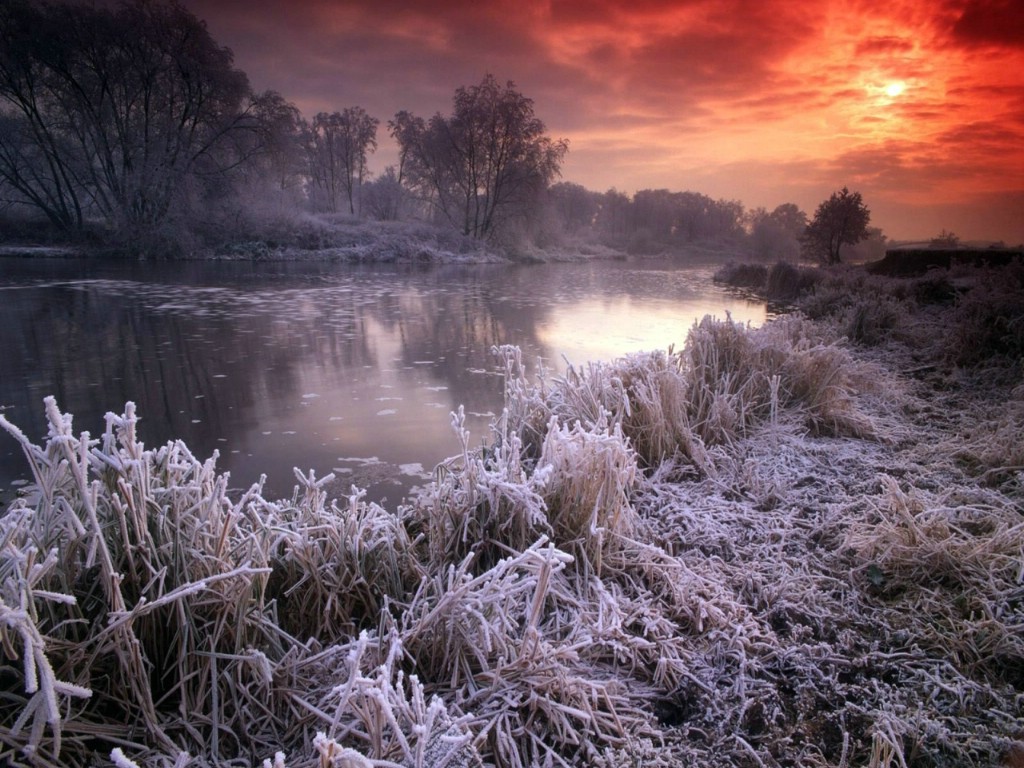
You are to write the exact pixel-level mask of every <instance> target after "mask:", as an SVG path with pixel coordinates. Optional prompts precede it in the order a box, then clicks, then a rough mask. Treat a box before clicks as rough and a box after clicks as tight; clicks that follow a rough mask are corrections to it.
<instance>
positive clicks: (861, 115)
mask: <svg viewBox="0 0 1024 768" xmlns="http://www.w3.org/2000/svg"><path fill="white" fill-rule="evenodd" d="M183 4H184V5H185V6H186V7H188V8H189V9H190V10H192V11H193V12H194V13H195V14H196V15H197V16H198V17H200V18H202V19H204V20H205V21H206V22H207V25H208V28H209V30H210V32H211V34H212V35H213V37H214V39H215V40H216V41H217V42H218V43H220V44H221V45H225V46H227V47H229V48H231V49H232V50H233V51H234V54H235V63H236V66H238V67H239V68H240V69H242V70H244V71H245V72H246V73H247V74H248V75H249V79H250V82H251V84H252V86H253V88H254V89H256V90H257V91H263V90H267V89H272V90H276V91H278V92H280V93H281V94H282V95H283V96H284V97H285V98H286V99H288V100H289V101H291V102H293V103H294V104H296V105H297V106H298V107H299V108H300V109H301V110H302V112H303V115H304V116H306V117H307V118H310V117H312V116H313V115H314V114H315V113H316V112H318V111H334V110H341V109H344V108H345V107H350V106H360V107H363V108H364V109H366V110H367V112H369V113H370V114H371V115H372V116H374V117H376V118H378V119H379V120H380V121H381V128H380V130H379V132H378V140H379V148H378V150H377V152H376V154H375V155H374V156H373V157H372V158H371V171H375V172H380V171H382V170H383V169H384V168H385V167H386V166H387V165H389V164H394V163H395V162H396V159H397V148H396V147H395V145H394V143H393V141H392V140H391V138H390V136H389V135H388V133H387V128H386V125H387V121H388V120H389V119H391V118H392V117H393V116H394V114H395V113H396V112H398V111H399V110H403V109H404V110H409V111H411V112H413V113H414V114H417V115H421V116H423V117H429V116H431V115H433V114H434V113H437V112H440V113H442V114H445V115H447V114H450V112H451V105H452V96H453V94H454V91H455V89H456V88H457V87H459V86H470V85H475V84H477V83H479V82H480V81H481V80H482V79H483V77H484V76H485V75H486V74H493V75H494V76H495V77H496V78H497V79H498V80H499V81H501V82H505V81H509V80H511V81H513V82H514V83H515V85H516V88H517V89H518V90H519V91H520V92H521V93H523V94H524V95H525V96H528V97H529V98H531V99H533V101H534V108H535V111H536V114H537V116H538V117H540V118H541V120H543V121H544V123H545V124H546V126H547V128H548V131H549V133H550V134H551V135H552V136H553V137H554V138H564V139H568V141H569V154H568V155H567V157H566V159H565V162H564V163H563V166H562V179H563V180H564V181H571V182H575V183H578V184H582V185H583V186H585V187H587V188H588V189H592V190H594V191H599V192H603V191H605V190H608V189H610V188H615V189H618V190H619V191H621V192H625V193H627V194H632V193H634V192H636V191H637V190H639V189H670V190H673V191H684V190H689V191H694V192H701V193H703V194H706V195H709V196H711V197H713V198H725V199H730V200H740V201H741V202H743V203H744V205H745V206H746V207H747V208H754V207H758V206H764V207H765V208H767V209H769V210H771V209H772V208H774V207H775V206H777V205H779V204H782V203H787V202H793V203H796V204H797V205H799V206H800V207H801V208H802V209H803V210H804V211H806V212H807V213H808V214H813V212H814V209H815V208H816V207H817V205H818V204H819V203H820V202H822V201H823V200H824V199H826V198H827V197H828V196H829V195H830V194H831V193H832V192H834V191H836V190H838V189H840V188H841V187H843V186H846V187H849V188H850V189H851V190H854V191H859V192H861V194H862V195H863V198H864V202H865V203H866V204H867V206H868V207H869V208H870V210H871V213H872V221H871V223H872V225H873V226H878V227H881V228H882V230H883V232H884V233H885V234H886V235H887V236H888V237H889V238H890V239H896V240H914V239H928V238H931V237H934V236H936V235H938V234H939V233H940V231H942V230H946V231H947V232H954V233H955V234H957V235H959V236H960V237H961V239H962V240H965V241H966V240H1003V241H1005V242H1006V243H1007V244H1018V243H1022V242H1024V0H885V1H884V2H881V1H880V0H826V1H825V2H818V0H800V1H799V2H795V1H793V0H676V1H674V2H673V1H671V0H619V1H616V0H493V1H492V0H423V1H422V2H415V1H414V0H405V1H403V0H261V1H260V2H254V1H253V0H183Z"/></svg>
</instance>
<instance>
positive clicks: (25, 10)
mask: <svg viewBox="0 0 1024 768" xmlns="http://www.w3.org/2000/svg"><path fill="white" fill-rule="evenodd" d="M0 38H2V39H3V40H4V44H3V46H2V47H0V103H2V104H3V106H4V108H5V109H4V119H3V125H2V127H0V178H2V179H3V180H4V181H5V182H6V183H7V185H9V187H10V188H12V189H13V190H15V191H16V192H17V193H18V194H19V195H20V196H21V198H22V200H23V201H24V202H25V203H27V204H29V205H32V206H34V207H36V208H38V209H39V210H41V211H42V212H43V213H44V214H45V215H46V216H47V217H48V218H49V219H50V221H51V222H53V223H54V224H55V225H56V226H58V227H60V228H61V229H65V230H74V229H79V228H81V227H82V225H83V223H84V222H85V220H86V218H87V217H88V216H91V215H94V214H95V215H99V216H100V217H102V218H103V219H104V220H105V221H106V222H107V223H108V224H109V225H111V226H113V227H115V228H116V229H118V230H120V231H124V232H134V231H136V230H146V229H151V228H153V227H156V226H158V225H159V224H160V223H161V222H163V221H165V220H166V219H167V218H168V216H169V214H170V213H171V211H172V209H173V208H174V206H175V204H176V203H178V202H179V201H180V196H181V195H182V194H183V190H184V188H185V187H186V180H187V179H188V178H189V177H191V176H197V175H202V174H210V173H219V172H222V171H224V170H225V169H226V168H229V167H232V166H234V165H236V164H237V163H238V162H239V160H240V158H239V157H238V155H237V153H236V152H235V151H234V149H233V148H232V147H231V146H230V144H231V143H230V141H229V140H228V139H229V138H230V136H231V135H232V134H233V133H234V132H236V131H241V130H252V124H251V121H249V120H248V115H247V111H246V110H247V105H248V99H249V96H250V90H249V83H248V80H247V78H246V77H245V74H244V73H242V72H241V71H239V70H236V69H234V68H233V66H232V55H231V52H230V51H229V50H228V49H226V48H222V47H220V46H218V45H217V44H216V43H215V42H214V41H213V39H212V38H211V37H210V35H209V33H208V32H207V30H206V26H205V25H204V24H203V23H202V22H201V21H200V20H199V19H197V18H196V17H195V16H194V15H192V14H191V13H190V12H189V11H187V10H186V9H184V8H183V7H182V6H180V5H178V4H177V3H176V2H150V1H147V0H131V1H130V2H126V3H124V4H122V5H120V6H118V7H117V8H116V9H109V8H103V7H99V6H92V5H84V4H77V3H67V2H29V1H27V0H5V1H4V3H3V4H2V6H0Z"/></svg>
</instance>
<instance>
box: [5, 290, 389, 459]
mask: <svg viewBox="0 0 1024 768" xmlns="http://www.w3.org/2000/svg"><path fill="white" fill-rule="evenodd" d="M121 285H123V286H125V287H126V288H130V287H131V285H132V284H130V283H123V284H121ZM5 293H6V295H5V297H4V298H5V300H6V301H7V304H6V306H5V307H4V316H5V318H6V330H5V332H4V333H3V335H2V337H0V354H2V356H3V359H4V360H6V361H7V365H6V366H5V367H6V372H5V375H4V382H3V384H2V385H0V386H2V394H0V402H2V403H3V404H5V405H10V406H13V408H11V409H10V410H9V411H8V416H9V418H11V419H12V420H13V421H15V422H16V423H17V424H18V425H19V426H21V427H22V429H23V430H25V431H26V433H27V434H28V435H30V436H31V437H33V438H35V437H39V436H41V434H42V432H43V430H44V429H45V421H44V419H43V417H42V399H43V398H44V397H45V396H46V395H50V394H52V395H54V396H55V397H56V398H57V402H58V404H59V405H60V407H61V408H62V409H63V410H65V411H69V412H71V413H73V414H74V415H75V417H76V428H77V429H79V430H84V429H88V430H89V431H91V432H92V433H93V434H96V433H98V432H100V431H101V430H102V428H103V426H104V422H103V421H102V417H103V414H104V413H106V412H107V411H118V412H120V410H121V408H122V407H123V405H124V403H125V401H126V400H133V401H135V403H136V405H137V406H138V409H139V413H140V415H141V416H142V421H141V423H140V432H141V434H142V436H143V438H144V439H145V441H146V442H147V443H148V444H150V445H156V444H160V443H163V442H165V441H166V440H168V439H172V438H177V437H187V438H188V440H189V446H190V448H192V449H193V450H194V451H196V452H197V453H199V454H200V455H206V454H208V453H209V452H210V451H212V450H213V449H214V448H215V447H217V439H218V438H220V437H226V436H227V435H228V434H229V432H231V433H233V432H234V431H235V430H238V429H239V428H240V427H242V428H252V427H255V426H258V425H257V424H256V423H255V422H256V419H257V417H258V416H259V414H260V411H261V408H260V406H261V404H263V403H265V402H267V401H270V402H273V401H279V400H282V399H286V398H293V397H294V394H295V392H296V391H297V389H298V388H299V387H300V386H301V376H300V369H301V368H302V366H304V365H306V364H307V363H308V360H309V359H310V358H313V359H314V360H315V361H316V364H317V365H318V366H320V367H322V368H324V369H325V370H328V371H336V372H337V375H338V376H339V377H341V376H343V375H344V374H343V372H344V370H345V369H346V368H352V367H355V366H364V365H376V359H375V357H374V355H373V353H372V351H371V349H370V347H369V346H368V344H367V339H366V337H365V334H364V333H362V332H361V330H362V329H361V323H360V322H358V319H357V317H356V316H355V315H351V316H350V317H349V318H348V319H346V318H345V316H344V315H342V316H339V315H338V314H337V313H336V312H334V311H333V310H334V309H335V308H333V307H332V308H328V307H325V308H323V311H319V310H315V311H314V312H313V313H312V315H310V314H308V313H302V315H301V320H309V322H302V321H299V319H298V318H287V319H285V320H284V321H282V320H281V319H280V318H276V317H274V316H271V315H261V314H258V313H248V314H246V315H245V316H243V317H232V316H231V314H230V313H229V312H222V313H217V314H213V315H211V314H192V313H189V312H185V311H174V312H172V311H154V310H153V308H152V307H151V306H147V305H146V304H145V303H143V302H140V301H138V300H137V298H136V297H132V296H127V295H115V294H112V293H111V292H110V290H109V287H101V288H96V287H90V286H89V285H88V284H79V285H78V286H57V287H50V288H44V289H25V290H16V291H9V292H5ZM195 420H198V422H199V423H198V424H197V423H193V422H194V421H195Z"/></svg>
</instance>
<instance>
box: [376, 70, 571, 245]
mask: <svg viewBox="0 0 1024 768" xmlns="http://www.w3.org/2000/svg"><path fill="white" fill-rule="evenodd" d="M388 125H389V127H390V129H391V134H392V135H393V136H394V138H395V140H396V141H397V142H398V145H399V153H400V154H399V156H400V168H399V176H400V178H401V180H402V181H403V182H404V183H405V184H407V185H408V186H409V187H410V188H411V189H412V190H414V191H415V192H416V193H417V194H419V195H420V196H421V197H423V198H425V199H429V200H430V202H431V203H432V204H433V205H434V206H435V208H436V210H437V211H438V212H439V214H440V215H441V217H442V218H444V219H445V220H447V221H448V222H450V223H451V224H453V225H454V226H456V227H458V228H459V229H460V230H462V232H463V233H464V234H467V235H472V236H473V237H478V238H486V237H489V236H491V235H493V234H494V233H495V232H496V231H497V230H498V229H500V228H501V227H502V226H504V225H505V224H506V223H508V222H509V221H510V220H511V219H512V218H514V217H516V216H517V215H525V214H526V213H527V212H528V211H530V210H531V208H534V207H535V206H536V203H537V201H538V198H539V195H540V193H541V192H542V191H543V190H544V189H545V188H546V187H547V186H548V184H550V183H551V181H552V180H553V179H554V178H555V177H556V176H557V175H558V173H559V169H560V166H561V162H562V158H563V157H564V156H565V153H566V151H567V149H568V145H567V143H566V142H565V141H556V140H554V139H552V138H550V137H549V136H548V135H547V134H546V132H545V127H544V123H543V122H541V121H540V119H539V118H537V117H536V115H535V114H534V111H533V100H532V99H528V98H526V97H525V96H523V95H522V94H521V93H519V92H518V91H517V90H516V89H515V84H514V83H512V82H508V83H507V84H506V85H505V86H504V87H502V86H500V85H499V84H498V82H497V80H495V78H494V77H493V76H492V75H487V76H486V77H485V78H484V79H483V81H482V82H481V83H480V84H479V85H474V86H471V87H468V88H467V87H463V88H459V89H458V90H456V91H455V98H454V101H453V111H452V114H451V116H449V117H444V116H442V115H441V114H440V113H438V114H435V115H434V116H433V117H432V118H430V120H429V121H427V120H424V119H423V118H421V117H416V116H415V115H412V114H410V113H409V112H405V111H403V112H399V113H398V114H397V115H395V119H394V120H392V121H391V122H390V123H389V124H388Z"/></svg>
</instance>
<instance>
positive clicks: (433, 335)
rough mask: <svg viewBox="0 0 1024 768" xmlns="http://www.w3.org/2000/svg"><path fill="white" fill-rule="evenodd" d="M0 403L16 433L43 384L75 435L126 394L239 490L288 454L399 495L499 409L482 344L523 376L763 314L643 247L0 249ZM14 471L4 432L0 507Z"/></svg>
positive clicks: (161, 434)
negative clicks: (162, 255) (424, 256)
mask: <svg viewBox="0 0 1024 768" xmlns="http://www.w3.org/2000/svg"><path fill="white" fill-rule="evenodd" d="M0 270H2V271H0V361H2V362H0V366H2V370H3V374H2V376H0V404H2V405H4V406H6V409H5V414H6V415H7V417H8V418H9V419H10V420H11V421H13V422H14V423H15V424H17V425H19V426H20V427H21V428H22V429H23V430H24V431H25V432H26V434H28V435H29V437H30V438H32V439H33V440H36V441H40V440H41V439H42V437H43V435H44V432H45V423H44V420H43V413H42V411H43V406H42V400H43V398H44V397H45V396H46V395H50V394H52V395H54V396H56V398H57V401H58V404H59V405H60V407H61V409H62V410H64V411H66V412H71V413H72V414H74V416H75V421H74V426H75V429H76V431H83V430H88V431H90V432H91V433H92V434H94V435H95V434H99V433H101V432H102V431H103V428H104V421H103V415H104V413H106V412H107V411H116V412H118V413H120V412H121V410H122V409H123V406H124V403H125V401H127V400H133V401H135V403H136V404H137V406H138V412H139V414H140V416H141V417H142V421H141V423H140V436H141V438H142V439H143V440H144V441H145V442H146V444H147V445H148V446H151V447H152V446H156V445H159V444H161V443H163V442H166V441H167V440H169V439H172V438H182V439H183V440H185V442H186V443H187V444H188V445H189V447H190V448H191V449H192V450H193V452H195V453H196V455H197V456H199V457H206V456H208V455H210V454H211V453H212V452H213V451H214V450H216V451H218V452H219V454H220V458H219V460H218V467H219V468H220V469H222V470H229V471H230V472H231V476H232V485H234V486H238V487H242V486H248V485H249V484H250V483H252V482H254V481H255V480H257V479H258V477H259V475H260V474H261V473H266V474H267V476H268V480H267V486H266V495H268V496H270V497H278V496H284V495H290V494H291V489H292V486H293V475H292V471H291V468H292V467H293V466H296V467H299V468H301V469H303V470H308V469H313V470H315V471H316V473H317V476H323V475H325V474H327V473H328V472H334V473H335V474H336V475H337V477H338V485H337V486H336V487H335V488H332V489H331V491H332V494H333V495H342V494H346V493H347V492H348V488H349V485H350V484H351V483H356V484H357V485H359V486H360V487H365V488H367V489H368V490H369V498H371V499H374V500H379V501H398V500H400V499H401V497H402V496H404V495H405V494H406V493H407V492H408V490H409V488H410V487H412V486H414V485H416V484H421V483H423V482H424V480H425V479H427V478H428V477H429V475H430V472H431V471H432V469H433V467H434V466H435V465H436V464H437V463H438V462H439V461H441V460H443V459H444V458H446V457H448V456H450V455H452V454H453V453H455V452H456V450H457V444H456V443H455V440H454V437H453V435H452V431H451V426H450V424H451V417H450V413H451V411H453V410H454V409H455V408H457V407H458V406H459V405H460V404H462V405H464V406H465V409H466V412H467V414H468V418H467V425H468V426H469V428H470V430H471V431H472V433H473V435H474V440H475V441H477V442H483V441H484V440H485V439H486V438H487V426H488V423H489V421H490V418H491V417H492V416H493V415H494V413H495V412H498V411H500V409H501V401H502V382H501V378H500V376H499V375H498V373H497V366H496V361H495V359H494V357H493V356H492V354H491V351H490V350H491V347H493V346H494V345H499V344H516V345H518V346H520V347H521V348H522V350H523V359H524V361H525V362H526V363H527V364H528V365H529V367H530V370H531V371H535V370H536V361H537V359H538V358H541V359H543V360H544V361H545V365H547V366H548V367H549V368H551V369H553V370H554V371H555V372H556V373H557V372H558V371H560V370H564V369H565V360H566V359H567V360H568V361H569V362H570V363H572V364H582V363H584V362H587V361H590V360H610V359H612V358H615V357H618V356H621V355H624V354H628V353H631V352H636V351H640V350H649V349H665V348H667V347H668V346H669V345H670V344H676V345H677V346H678V345H681V344H682V342H683V341H684V339H685V337H686V332H687V330H688V329H689V328H690V326H691V325H692V324H693V322H694V321H695V320H698V319H700V318H701V317H703V316H704V315H705V314H713V315H716V316H718V317H724V315H725V313H726V312H729V313H731V315H732V316H733V318H734V319H736V320H740V321H743V322H751V323H753V324H755V325H757V324H760V323H761V322H763V321H764V319H765V306H764V304H763V303H757V302H752V301H748V300H746V299H744V298H742V297H738V296H736V295H733V294H730V293H728V292H727V291H725V290H723V289H721V288H719V287H717V286H715V285H713V284H712V282H711V274H712V272H713V268H711V267H701V268H689V269H681V268H677V267H673V266H671V265H665V264H659V263H655V262H650V261H643V262H594V263H588V264H557V265H538V266H522V267H509V266H495V265H488V266H475V267H465V266H458V267H455V266H451V267H437V268H431V269H415V268H381V267H374V268H369V267H351V266H343V265H330V264H322V263H312V264H310V263H285V264H282V263H270V264H250V263H175V264H155V265H154V264H138V263H130V264H121V263H109V262H106V263H96V262H89V261H65V260H39V259H33V260H27V259H11V258H7V259H0ZM27 478H28V471H27V467H26V465H25V462H24V460H23V458H22V457H21V455H20V451H19V450H18V448H17V446H16V445H15V444H14V441H13V440H11V439H10V438H9V437H8V436H7V435H6V434H3V435H0V502H6V501H9V500H10V498H11V497H12V496H13V489H14V488H16V487H18V485H19V484H23V483H24V482H25V481H26V480H27Z"/></svg>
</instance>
